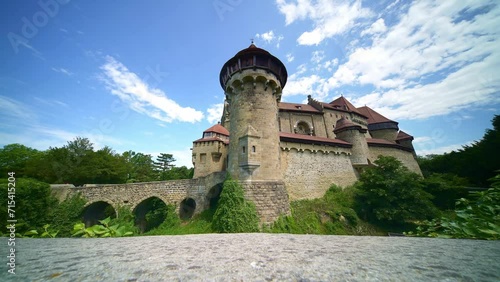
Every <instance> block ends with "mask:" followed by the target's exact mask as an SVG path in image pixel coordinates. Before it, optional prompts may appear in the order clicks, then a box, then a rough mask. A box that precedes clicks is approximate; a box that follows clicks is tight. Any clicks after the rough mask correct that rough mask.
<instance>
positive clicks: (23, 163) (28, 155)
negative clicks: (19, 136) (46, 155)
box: [0, 144, 40, 178]
mask: <svg viewBox="0 0 500 282" xmlns="http://www.w3.org/2000/svg"><path fill="white" fill-rule="evenodd" d="M39 155H40V151H38V150H35V149H32V148H30V147H26V146H24V145H21V144H9V145H5V146H4V147H3V148H2V149H0V177H7V173H8V172H15V173H16V176H17V177H18V178H20V177H26V176H27V175H26V167H27V165H28V163H29V162H30V161H32V160H33V159H35V158H36V157H38V156H39Z"/></svg>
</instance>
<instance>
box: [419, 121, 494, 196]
mask: <svg viewBox="0 0 500 282" xmlns="http://www.w3.org/2000/svg"><path fill="white" fill-rule="evenodd" d="M492 125H493V129H487V130H486V132H485V134H484V136H483V138H482V139H481V140H480V141H477V142H474V143H473V144H472V145H467V146H463V148H462V149H459V150H458V151H452V152H451V153H447V154H443V155H431V156H427V157H419V158H418V159H417V160H418V162H419V165H420V167H421V169H422V172H423V173H424V176H428V175H430V174H431V173H433V172H436V173H451V174H456V175H458V176H460V177H464V178H466V179H468V180H469V182H470V184H471V185H475V186H481V187H488V186H489V183H488V179H490V178H492V177H493V176H495V174H496V173H495V171H496V170H498V169H500V158H498V156H499V155H500V115H496V116H495V117H494V118H493V120H492Z"/></svg>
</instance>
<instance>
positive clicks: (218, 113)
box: [207, 103, 224, 124]
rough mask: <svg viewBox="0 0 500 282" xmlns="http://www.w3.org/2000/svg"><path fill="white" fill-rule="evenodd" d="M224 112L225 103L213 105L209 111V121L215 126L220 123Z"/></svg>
mask: <svg viewBox="0 0 500 282" xmlns="http://www.w3.org/2000/svg"><path fill="white" fill-rule="evenodd" d="M223 111H224V103H220V104H214V105H211V106H210V108H208V109H207V113H208V115H207V120H208V122H209V123H212V124H215V123H216V122H218V121H220V119H221V117H222V112H223Z"/></svg>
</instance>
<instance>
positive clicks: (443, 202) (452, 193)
mask: <svg viewBox="0 0 500 282" xmlns="http://www.w3.org/2000/svg"><path fill="white" fill-rule="evenodd" d="M466 185H467V179H465V178H462V177H459V176H456V175H454V174H442V173H433V174H431V175H429V176H428V177H426V178H425V179H424V181H423V189H424V191H426V192H427V193H429V194H431V195H432V196H433V199H432V202H433V203H434V205H435V206H436V207H438V208H439V209H441V210H453V209H455V202H456V201H457V200H458V199H460V198H465V197H467V196H468V191H467V189H466V188H465V187H466Z"/></svg>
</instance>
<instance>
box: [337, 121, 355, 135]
mask: <svg viewBox="0 0 500 282" xmlns="http://www.w3.org/2000/svg"><path fill="white" fill-rule="evenodd" d="M351 127H352V128H356V127H357V128H361V126H360V125H357V124H354V123H353V122H352V121H350V120H348V119H346V118H341V119H339V120H337V123H336V124H335V133H337V132H338V131H342V130H343V129H347V128H351Z"/></svg>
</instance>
